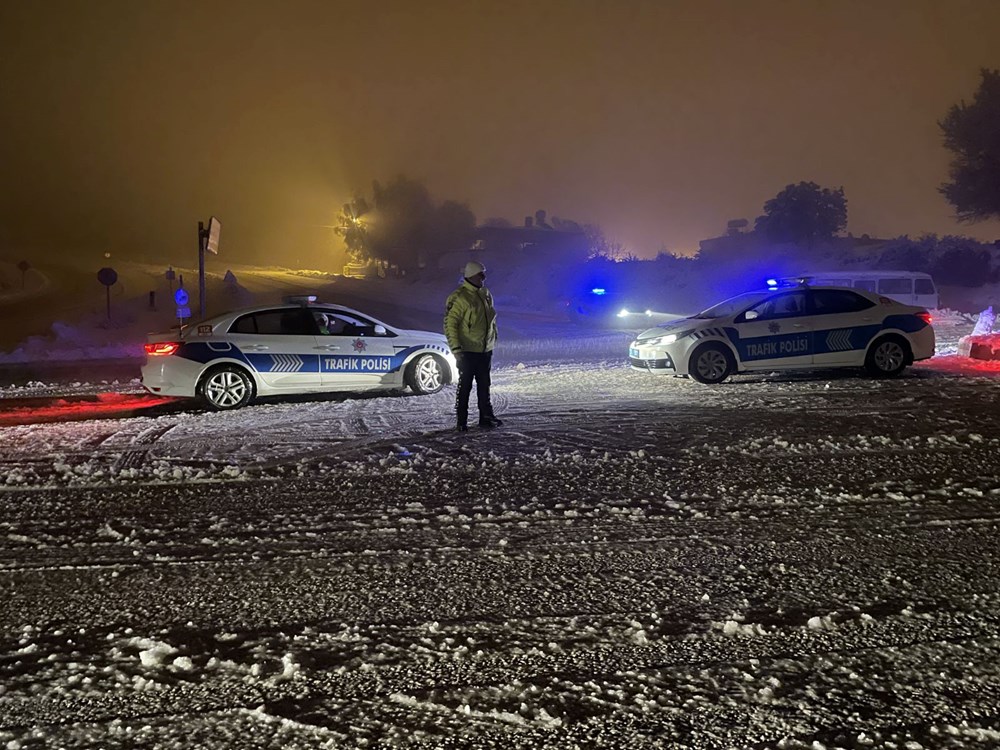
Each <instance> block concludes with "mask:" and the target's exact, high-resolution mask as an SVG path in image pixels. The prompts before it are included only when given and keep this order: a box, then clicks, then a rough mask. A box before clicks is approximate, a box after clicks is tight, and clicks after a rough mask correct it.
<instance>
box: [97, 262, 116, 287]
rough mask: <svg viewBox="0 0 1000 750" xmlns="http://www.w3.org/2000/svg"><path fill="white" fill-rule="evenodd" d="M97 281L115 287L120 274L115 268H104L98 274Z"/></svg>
mask: <svg viewBox="0 0 1000 750" xmlns="http://www.w3.org/2000/svg"><path fill="white" fill-rule="evenodd" d="M97 280H98V281H100V282H101V283H102V284H104V286H113V285H114V283H115V282H116V281H118V272H117V271H116V270H115V269H113V268H107V267H105V268H102V269H101V270H100V271H98V272H97Z"/></svg>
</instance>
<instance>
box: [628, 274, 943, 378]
mask: <svg viewBox="0 0 1000 750" xmlns="http://www.w3.org/2000/svg"><path fill="white" fill-rule="evenodd" d="M932 356H934V329H933V328H932V327H931V316H930V313H929V312H928V311H927V310H925V309H923V308H921V307H916V306H912V305H904V304H902V303H900V302H896V301H895V300H892V299H889V298H888V297H885V296H882V295H879V294H875V293H873V292H868V291H864V290H861V289H856V288H855V289H848V288H844V287H812V286H799V287H795V288H785V289H777V290H775V289H770V290H765V291H759V292H748V293H746V294H741V295H739V296H737V297H733V298H731V299H728V300H725V301H724V302H721V303H719V304H718V305H715V306H714V307H710V308H709V309H707V310H705V311H704V312H701V313H699V314H698V315H694V316H692V317H690V318H683V319H681V320H677V321H673V322H671V323H666V324H663V325H660V326H657V327H655V328H650V329H648V330H646V331H643V332H642V333H640V334H639V336H638V338H636V340H635V341H633V342H632V343H631V345H630V346H629V364H630V365H631V366H632V368H633V369H636V370H642V371H643V372H651V373H656V374H659V375H690V376H691V377H692V378H694V379H695V380H697V381H698V382H699V383H706V384H714V383H721V382H722V381H723V380H725V379H726V378H727V377H729V376H730V375H731V374H733V373H737V372H749V371H754V370H797V369H809V368H826V367H864V368H865V369H866V370H867V371H868V373H869V374H870V375H872V376H873V377H894V376H896V375H899V374H900V373H901V372H902V371H903V370H904V369H905V368H906V367H907V365H909V364H912V363H913V362H915V361H917V360H921V359H929V358H930V357H932Z"/></svg>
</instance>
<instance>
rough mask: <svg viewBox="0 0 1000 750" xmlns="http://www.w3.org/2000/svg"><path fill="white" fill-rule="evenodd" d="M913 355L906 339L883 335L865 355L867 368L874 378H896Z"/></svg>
mask: <svg viewBox="0 0 1000 750" xmlns="http://www.w3.org/2000/svg"><path fill="white" fill-rule="evenodd" d="M911 358H912V355H911V354H910V347H909V345H908V344H907V343H906V340H905V339H903V338H900V337H899V336H883V337H882V338H880V339H878V340H877V341H875V343H873V344H872V345H871V347H870V348H869V349H868V354H867V356H866V357H865V370H867V371H868V374H869V375H871V376H872V377H873V378H894V377H896V376H897V375H899V374H900V373H901V372H902V371H903V370H905V369H906V366H907V365H908V364H909V363H910V360H911Z"/></svg>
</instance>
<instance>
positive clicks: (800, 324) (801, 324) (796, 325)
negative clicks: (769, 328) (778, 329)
mask: <svg viewBox="0 0 1000 750" xmlns="http://www.w3.org/2000/svg"><path fill="white" fill-rule="evenodd" d="M805 327H806V324H805V323H792V328H805Z"/></svg>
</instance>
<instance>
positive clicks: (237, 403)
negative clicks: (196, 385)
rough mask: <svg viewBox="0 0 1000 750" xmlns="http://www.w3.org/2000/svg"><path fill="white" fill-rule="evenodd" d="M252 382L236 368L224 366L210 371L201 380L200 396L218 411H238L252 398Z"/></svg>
mask: <svg viewBox="0 0 1000 750" xmlns="http://www.w3.org/2000/svg"><path fill="white" fill-rule="evenodd" d="M253 392H254V388H253V381H252V380H251V379H250V376H249V375H247V374H246V373H245V372H244V371H243V370H241V369H240V368H238V367H232V366H226V367H219V368H217V369H215V370H210V371H209V372H208V374H207V375H206V376H205V378H204V380H202V385H201V395H202V396H203V397H204V399H205V401H207V402H208V405H209V406H210V407H212V408H213V409H216V410H218V411H224V410H226V409H238V408H240V407H241V406H246V405H247V404H248V403H250V399H251V398H253Z"/></svg>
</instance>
